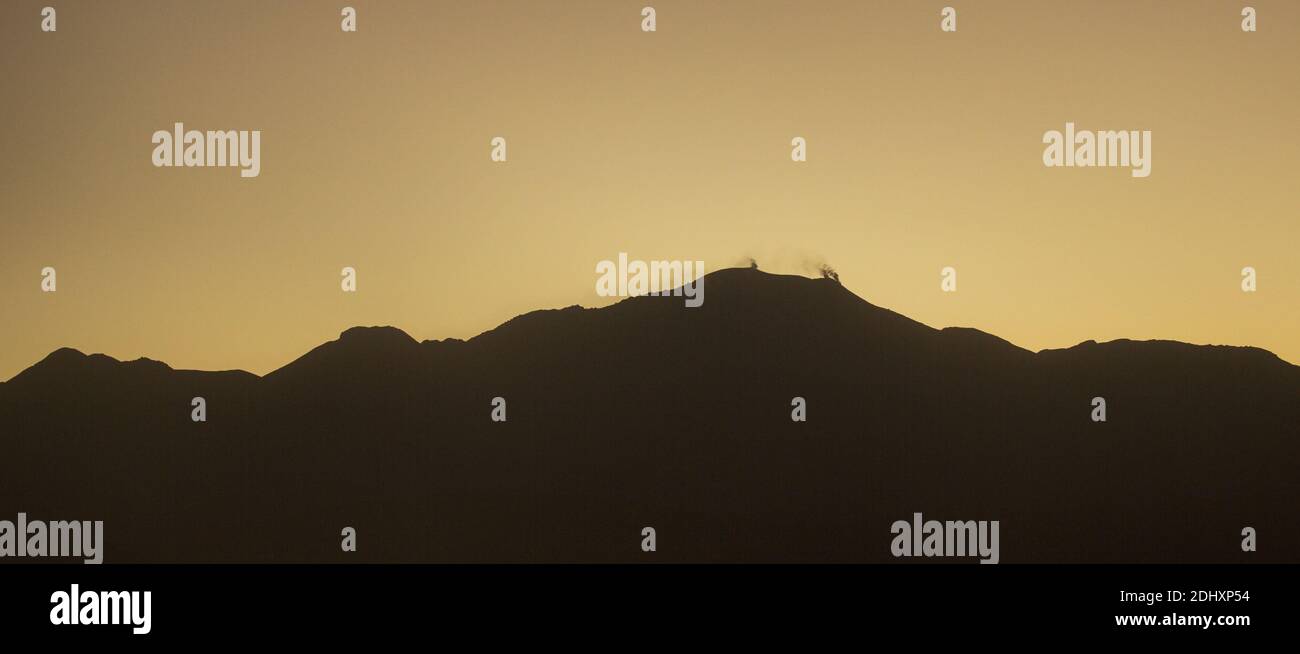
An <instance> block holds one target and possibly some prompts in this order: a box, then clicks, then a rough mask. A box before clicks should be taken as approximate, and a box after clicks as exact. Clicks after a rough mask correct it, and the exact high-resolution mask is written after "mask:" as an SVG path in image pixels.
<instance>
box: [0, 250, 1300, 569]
mask: <svg viewBox="0 0 1300 654" xmlns="http://www.w3.org/2000/svg"><path fill="white" fill-rule="evenodd" d="M704 286H705V302H704V304H703V306H701V307H699V308H686V307H685V306H684V304H683V298H681V297H672V296H665V297H638V298H631V299H628V300H625V301H622V302H619V303H617V304H614V305H612V306H609V307H605V308H600V309H584V308H580V307H569V308H566V309H560V310H547V311H534V312H531V313H528V314H524V315H522V316H519V317H517V318H515V319H513V320H510V321H508V322H506V323H505V324H502V325H501V326H499V327H497V328H496V329H493V330H491V331H488V332H485V333H483V334H481V335H479V336H477V337H475V338H472V339H469V340H468V341H459V340H446V341H424V342H417V341H416V340H414V339H412V338H411V337H410V336H409V335H407V334H406V333H404V332H402V331H400V330H398V329H394V328H391V327H372V328H353V329H349V330H348V331H346V332H344V333H343V334H342V335H340V337H339V339H338V340H335V341H331V342H329V343H325V344H323V345H321V346H319V347H317V348H315V349H313V350H312V351H311V352H308V353H307V354H305V355H303V356H302V357H300V358H298V359H296V360H294V361H293V362H291V363H289V364H287V365H285V366H284V367H282V368H280V369H278V370H276V371H274V372H272V373H270V374H268V375H266V376H265V377H262V378H258V377H256V376H254V375H250V374H248V373H243V372H212V373H208V372H196V371H177V370H172V369H171V368H169V367H167V366H166V365H165V364H162V363H159V362H155V361H149V360H145V359H141V360H137V361H132V362H125V363H124V362H118V361H116V360H114V359H111V358H109V357H105V356H103V355H91V356H86V355H83V354H81V353H79V352H76V351H74V350H68V349H64V350H59V351H56V352H54V353H52V354H51V355H50V356H49V357H47V358H46V359H45V360H43V361H41V362H40V363H38V364H36V365H34V366H33V367H32V368H30V369H28V370H26V371H24V372H23V373H21V374H19V375H18V376H16V377H14V378H13V379H12V380H10V381H9V382H8V383H6V384H4V385H2V386H0V434H3V436H2V438H3V441H2V443H3V447H4V450H5V452H6V456H5V457H3V458H2V459H0V475H2V476H3V478H4V479H5V484H4V489H3V492H2V493H0V515H3V514H9V513H17V512H18V511H25V512H27V513H29V514H30V515H32V516H33V518H41V519H103V520H105V521H106V539H107V557H108V560H109V561H171V560H178V561H191V560H193V561H233V560H256V561H273V560H281V561H333V560H337V561H373V560H378V561H895V560H902V559H894V558H892V557H891V556H890V553H889V544H890V541H891V538H892V535H891V533H890V525H891V523H892V522H893V521H895V520H899V519H904V520H906V519H910V517H911V515H912V513H913V512H918V511H919V512H923V513H924V514H925V516H926V517H927V518H934V519H939V520H948V519H952V520H981V519H987V520H1000V521H1001V525H1002V535H1001V548H1002V560H1003V561H1008V562H1010V561H1134V562H1137V561H1297V560H1300V526H1297V524H1296V521H1295V519H1294V516H1295V509H1294V507H1295V505H1296V500H1297V498H1298V495H1297V491H1298V490H1300V488H1298V482H1297V475H1296V472H1295V471H1296V469H1297V464H1300V443H1298V442H1297V439H1296V436H1297V425H1300V402H1298V401H1297V398H1300V368H1297V367H1296V366H1293V365H1290V364H1288V363H1286V362H1284V361H1281V360H1280V359H1278V358H1277V357H1276V356H1273V355H1272V354H1270V353H1268V352H1265V351H1263V350H1259V349H1256V348H1231V347H1217V346H1193V345H1187V344H1184V343H1175V342H1167V341H1151V342H1134V341H1115V342H1111V343H1104V344H1097V343H1093V342H1088V343H1083V344H1080V345H1078V346H1075V347H1072V348H1068V349H1064V350H1048V351H1044V352H1041V353H1038V354H1034V353H1032V352H1029V351H1026V350H1023V349H1021V348H1018V347H1016V346H1014V345H1012V344H1010V343H1007V342H1006V341H1003V340H1001V339H999V338H997V337H994V336H991V335H988V334H985V333H983V332H980V331H977V330H973V329H958V328H949V329H943V330H936V329H933V328H930V327H928V326H925V325H923V324H921V323H918V322H915V321H913V320H910V319H908V318H906V317H904V316H901V315H899V314H896V313H894V312H891V311H888V310H886V309H882V308H879V307H876V306H873V305H871V304H870V303H867V302H865V301H863V300H862V299H861V298H858V297H857V296H855V295H853V294H852V293H850V292H849V291H848V290H846V289H845V288H843V287H842V286H840V285H839V284H838V283H836V282H834V281H832V280H827V279H806V278H803V277H796V276H783V275H771V274H767V273H763V272H759V271H757V270H751V269H730V270H722V271H718V272H715V273H712V274H710V275H708V276H707V277H706V279H705V284H704ZM195 396H202V397H204V398H205V399H206V400H207V407H208V409H207V410H208V415H207V422H204V423H194V422H191V420H190V411H191V406H190V400H191V398H192V397H195ZM498 396H499V397H503V398H505V399H506V401H507V415H508V421H507V422H504V423H498V422H493V421H491V419H490V417H489V416H490V412H491V410H492V406H491V404H490V402H491V400H492V398H494V397H498ZM795 396H799V397H803V398H806V400H807V406H808V421H807V422H805V423H795V422H792V421H791V419H790V412H791V399H792V398H793V397H795ZM1096 396H1101V397H1104V398H1105V399H1106V401H1107V409H1108V419H1107V421H1106V422H1103V423H1096V422H1093V421H1092V420H1091V419H1090V414H1091V412H1092V405H1091V401H1092V398H1093V397H1096ZM344 526H352V527H355V528H357V530H358V536H359V541H358V543H359V549H358V551H357V552H356V553H354V554H344V553H342V552H341V551H340V548H339V531H340V530H341V529H342V528H343V527H344ZM645 526H653V527H655V528H656V529H657V530H658V545H659V546H658V551H657V552H655V553H653V554H647V553H643V552H641V550H640V530H641V528H642V527H645ZM1246 526H1250V527H1254V528H1256V529H1257V530H1258V532H1259V538H1260V543H1261V545H1260V550H1259V551H1258V552H1256V553H1250V554H1247V553H1243V552H1241V550H1240V547H1239V542H1240V538H1241V536H1240V532H1241V529H1242V528H1243V527H1246ZM920 560H930V561H938V560H941V559H920Z"/></svg>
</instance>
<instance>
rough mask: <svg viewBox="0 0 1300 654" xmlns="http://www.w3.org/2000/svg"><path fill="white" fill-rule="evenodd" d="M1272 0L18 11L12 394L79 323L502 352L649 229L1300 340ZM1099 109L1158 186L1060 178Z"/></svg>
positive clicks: (234, 340) (232, 361)
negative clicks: (238, 145)
mask: <svg viewBox="0 0 1300 654" xmlns="http://www.w3.org/2000/svg"><path fill="white" fill-rule="evenodd" d="M1243 4H1246V3H1245V2H1177V1H1172V0H1171V1H1167V2H1160V1H1150V2H1137V3H1131V2H1119V1H1116V2H1049V1H1035V2H1007V1H999V2H988V1H979V2H972V1H970V0H943V1H938V2H928V1H920V0H889V1H870V0H849V1H844V2H760V1H743V2H742V1H735V2H731V1H718V0H695V1H690V2H680V1H668V0H636V1H635V2H620V1H615V0H593V1H590V2H578V1H572V0H564V1H560V2H535V1H519V2H471V1H468V0H458V1H456V2H397V1H392V0H388V1H385V2H366V1H365V0H347V1H341V2H320V1H297V2H253V1H238V2H222V3H196V2H123V1H93V2H89V1H88V2H80V1H71V0H40V1H38V2H28V1H26V0H21V1H10V2H5V3H3V5H2V6H0V43H3V46H2V47H3V53H4V57H3V59H2V60H0V83H2V84H3V96H4V101H3V102H2V103H0V125H2V126H3V127H2V129H3V140H2V141H0V142H2V143H3V156H2V157H0V248H2V249H0V252H2V253H3V256H0V299H2V300H3V307H4V312H3V314H4V317H3V320H0V337H2V338H3V346H0V380H3V379H8V378H10V377H12V376H13V375H15V374H17V373H18V372H20V371H21V370H22V369H24V368H26V367H27V366H30V365H31V364H33V363H35V362H36V361H38V360H40V359H41V358H42V357H44V356H45V355H46V354H47V353H49V352H50V351H52V350H54V349H57V348H59V347H63V346H70V347H75V348H77V349H80V350H82V351H85V352H104V353H106V354H109V355H111V356H114V357H117V358H120V359H134V358H136V357H140V356H147V357H149V358H153V359H159V360H162V361H165V362H167V363H169V364H170V365H172V366H173V367H177V368H198V369H228V368H241V369H245V370H249V371H252V372H255V373H259V374H261V373H265V372H268V371H270V370H273V369H275V368H277V367H279V366H281V365H283V364H285V363H287V362H288V361H290V360H292V359H294V358H296V357H297V356H299V355H300V354H302V353H303V352H305V351H307V350H309V349H310V348H312V347H314V346H316V345H318V344H320V343H322V342H324V341H327V340H330V339H333V338H335V337H337V336H338V334H339V332H341V331H342V330H344V329H346V328H348V327H350V326H354V325H373V324H391V325H394V326H397V327H401V328H402V329H404V330H406V331H407V332H408V333H410V334H411V335H412V336H414V337H415V338H417V339H433V338H447V337H458V338H468V337H471V336H474V335H476V334H478V333H480V332H482V331H485V330H487V329H490V328H492V327H495V326H496V325H498V324H500V323H502V322H504V321H506V320H508V319H510V318H511V317H513V316H515V315H517V314H520V313H523V312H526V311H529V310H532V309H540V308H554V307H562V306H567V305H572V304H582V305H584V306H602V305H606V304H609V303H611V302H612V301H613V300H614V299H613V298H602V297H598V296H597V295H596V292H595V281H596V277H597V275H596V274H595V266H596V264H597V262H599V261H601V260H604V259H616V258H617V257H618V254H619V253H620V252H627V253H628V254H629V256H630V257H631V258H634V259H647V260H649V259H685V260H702V261H704V262H705V265H706V267H707V269H709V270H716V269H719V268H725V267H730V266H735V265H741V264H742V262H744V261H745V260H747V259H748V258H749V257H753V258H755V259H757V261H758V263H759V265H760V267H762V268H763V269H766V270H770V271H774V272H790V273H804V274H810V275H811V274H815V273H814V270H815V268H814V266H815V264H817V263H820V262H827V263H829V264H830V265H832V266H834V268H835V269H836V270H838V271H839V272H840V274H841V278H842V281H843V283H844V284H845V286H847V287H848V288H849V289H851V290H852V291H853V292H855V293H856V294H858V295H860V296H862V297H863V298H865V299H867V300H868V301H870V302H872V303H873V304H877V305H879V306H883V307H886V308H889V309H892V310H894V311H897V312H899V313H902V314H904V315H907V316H909V317H912V318H914V319H917V320H920V321H921V322H924V323H926V324H929V325H932V326H935V327H944V326H951V325H960V326H969V327H975V328H978V329H981V330H984V331H987V332H990V333H993V334H996V335H998V336H1001V337H1003V338H1006V339H1008V340H1010V341H1011V342H1013V343H1015V344H1017V345H1020V346H1022V347H1026V348H1029V349H1033V350H1038V349H1042V348H1056V347H1068V346H1070V345H1074V344H1076V343H1078V342H1080V341H1084V340H1088V339H1095V340H1099V341H1104V340H1111V339H1116V338H1136V339H1151V338H1167V339H1176V340H1182V341H1188V342H1192V343H1220V344H1233V345H1255V346H1259V347H1263V348H1266V349H1268V350H1271V351H1273V352H1275V353H1277V354H1278V355H1279V356H1281V357H1282V358H1284V359H1286V360H1288V361H1291V362H1293V363H1300V128H1298V127H1297V123H1296V120H1297V117H1300V84H1298V83H1297V80H1300V2H1293V1H1290V0H1286V1H1279V0H1252V1H1251V2H1250V3H1249V4H1251V5H1252V6H1254V7H1256V8H1257V9H1258V13H1259V31H1258V32H1256V33H1253V34H1248V33H1244V32H1242V31H1241V28H1240V23H1241V16H1240V11H1241V7H1242V5H1243ZM45 5H52V6H54V7H55V8H56V9H57V11H58V19H57V20H58V23H57V25H58V30H57V32H54V33H43V32H41V30H40V18H41V17H40V11H41V7H43V6H45ZM344 5H352V6H355V7H356V9H357V12H358V31H357V32H356V33H354V34H345V33H343V32H341V31H340V29H339V21H340V15H339V11H340V9H341V8H342V7H343V6H344ZM645 5H653V6H654V7H655V8H656V9H657V11H658V30H657V31H656V32H654V33H643V32H642V31H641V30H640V23H641V16H640V13H641V7H643V6H645ZM945 5H951V6H953V7H955V8H956V9H957V11H958V31H957V32H956V33H953V34H946V33H943V32H941V31H940V29H939V20H940V9H941V8H942V7H943V6H945ZM1067 121H1072V122H1074V123H1076V125H1077V126H1078V127H1079V128H1080V129H1094V130H1151V131H1152V172H1151V176H1150V177H1148V178H1146V179H1134V178H1132V177H1131V176H1130V175H1129V171H1128V170H1127V169H1118V168H1095V169H1082V168H1073V169H1059V168H1058V169H1052V168H1046V167H1044V166H1043V163H1042V152H1043V148H1044V146H1043V144H1042V136H1043V133H1044V132H1045V131H1047V130H1052V129H1055V130H1061V129H1063V127H1064V124H1065V123H1066V122H1067ZM175 122H184V123H185V125H186V127H187V128H189V129H199V130H209V129H212V130H231V129H233V130H245V129H246V130H254V129H257V130H261V131H262V149H261V175H260V176H259V177H257V178H254V179H243V178H241V177H240V176H239V174H238V171H237V169H233V168H189V169H187V168H155V167H154V166H153V165H152V163H151V156H150V155H151V153H152V150H153V144H152V143H151V141H150V138H151V135H152V134H153V132H154V131H155V130H160V129H163V130H170V129H171V127H172V125H173V123H175ZM494 136H502V137H505V138H506V139H507V140H508V148H509V149H508V153H509V161H508V162H507V163H504V164H501V163H493V162H492V161H490V159H489V151H490V145H489V142H490V140H491V139H492V137H494ZM795 136H803V137H805V138H806V139H807V140H808V161H807V162H806V163H799V164H796V163H793V162H791V160H790V140H791V139H792V138H793V137H795ZM45 266H54V267H55V268H56V269H57V271H58V291H57V292H55V293H43V292H41V287H40V283H41V276H40V271H41V269H42V268H43V267H45ZM344 266H353V267H355V268H356V269H357V271H358V292H357V293H355V294H349V293H343V292H342V291H341V290H340V288H339V281H340V277H339V271H340V269H341V268H342V267H344ZM945 266H953V267H955V268H956V269H957V271H958V291H957V292H956V293H943V292H941V290H940V286H939V282H940V270H941V269H942V268H943V267H945ZM1244 266H1253V267H1254V268H1256V269H1257V271H1258V275H1259V278H1258V288H1259V290H1258V292H1256V293H1244V292H1242V290H1241V288H1240V281H1241V276H1240V271H1241V269H1242V268H1243V267H1244ZM707 301H708V300H707V293H706V302H707Z"/></svg>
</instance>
